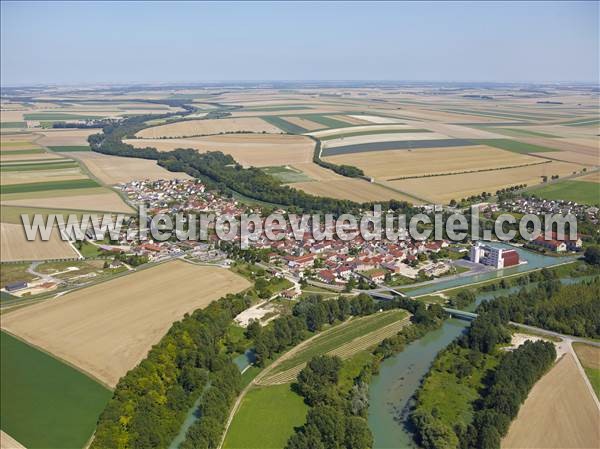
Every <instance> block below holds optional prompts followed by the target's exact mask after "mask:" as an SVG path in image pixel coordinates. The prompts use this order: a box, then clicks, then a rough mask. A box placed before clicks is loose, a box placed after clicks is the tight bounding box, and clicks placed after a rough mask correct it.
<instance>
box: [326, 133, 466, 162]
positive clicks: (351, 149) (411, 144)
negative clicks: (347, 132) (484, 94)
mask: <svg viewBox="0 0 600 449" xmlns="http://www.w3.org/2000/svg"><path fill="white" fill-rule="evenodd" d="M420 137H422V136H420ZM468 145H475V143H472V142H471V141H469V140H466V139H442V138H440V139H434V140H428V139H422V140H400V141H391V142H373V143H362V144H356V145H345V146H339V147H335V148H330V149H325V150H323V153H322V156H323V157H327V156H335V155H338V154H351V153H368V152H371V151H386V150H413V149H419V148H443V147H463V146H468Z"/></svg>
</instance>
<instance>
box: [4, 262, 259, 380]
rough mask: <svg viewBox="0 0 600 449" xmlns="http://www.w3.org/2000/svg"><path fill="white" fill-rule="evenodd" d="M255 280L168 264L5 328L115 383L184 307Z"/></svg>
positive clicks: (30, 310) (40, 309) (14, 319)
mask: <svg viewBox="0 0 600 449" xmlns="http://www.w3.org/2000/svg"><path fill="white" fill-rule="evenodd" d="M249 286H250V283H249V282H248V281H247V280H246V279H244V278H242V277H240V276H238V275H236V274H234V273H232V272H231V271H229V270H226V269H223V268H217V267H206V266H204V267H203V266H197V265H192V264H189V263H186V262H182V261H172V262H168V263H164V264H161V265H158V266H154V267H152V268H148V269H146V270H140V271H138V272H136V273H134V274H130V275H126V276H122V277H119V278H116V279H113V280H110V281H107V282H103V283H100V284H97V285H94V286H92V287H88V288H84V289H82V290H77V291H74V292H72V293H68V294H66V295H64V296H62V297H60V298H57V299H53V300H51V301H45V302H42V303H40V304H36V305H34V306H31V307H27V308H25V309H19V310H16V311H14V312H11V313H8V314H6V315H4V316H3V317H2V328H3V329H5V330H7V331H8V332H10V333H12V334H15V335H16V336H18V337H20V338H23V339H24V340H26V341H27V342H29V343H31V344H33V345H35V346H39V347H41V348H42V349H44V350H46V351H48V352H50V353H51V354H53V355H55V356H56V357H59V358H61V359H64V360H66V361H67V362H69V363H71V364H73V365H75V366H76V367H78V368H80V369H82V370H84V371H86V372H88V373H90V374H91V375H93V376H95V377H96V378H98V379H99V380H101V381H102V382H104V383H105V384H107V385H109V386H111V387H114V386H115V385H116V384H117V382H118V380H119V378H120V377H121V376H123V375H124V374H125V373H126V372H127V371H129V370H130V369H132V368H133V367H135V366H137V364H138V363H139V362H140V361H141V360H142V359H143V358H144V357H145V356H146V354H147V353H148V350H149V349H150V348H151V347H152V345H154V344H156V343H158V341H159V340H160V339H161V338H162V337H163V336H164V335H165V333H166V332H167V330H168V329H169V327H171V324H172V323H173V322H174V321H177V320H180V319H181V318H182V317H183V315H184V314H186V313H190V312H192V311H194V310H196V309H198V308H203V307H206V306H207V305H208V304H210V303H211V302H212V301H214V300H216V299H218V298H220V297H221V296H224V295H225V294H227V293H235V292H239V291H241V290H244V289H246V288H248V287H249Z"/></svg>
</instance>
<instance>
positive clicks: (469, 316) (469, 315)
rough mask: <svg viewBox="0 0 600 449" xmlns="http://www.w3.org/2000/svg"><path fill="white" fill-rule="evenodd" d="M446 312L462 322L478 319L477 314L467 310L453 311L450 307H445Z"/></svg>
mask: <svg viewBox="0 0 600 449" xmlns="http://www.w3.org/2000/svg"><path fill="white" fill-rule="evenodd" d="M444 310H445V311H446V313H447V314H448V315H450V316H451V317H454V318H458V319H461V320H467V321H473V320H474V319H475V318H477V314H476V313H473V312H467V311H465V310H457V309H451V308H449V307H444Z"/></svg>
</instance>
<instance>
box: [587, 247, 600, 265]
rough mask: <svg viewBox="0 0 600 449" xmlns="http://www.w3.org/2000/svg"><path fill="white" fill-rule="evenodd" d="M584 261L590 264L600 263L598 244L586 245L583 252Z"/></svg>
mask: <svg viewBox="0 0 600 449" xmlns="http://www.w3.org/2000/svg"><path fill="white" fill-rule="evenodd" d="M583 257H584V259H585V261H586V262H587V263H589V264H592V265H600V246H598V245H591V246H588V247H587V248H586V250H585V252H584V254H583Z"/></svg>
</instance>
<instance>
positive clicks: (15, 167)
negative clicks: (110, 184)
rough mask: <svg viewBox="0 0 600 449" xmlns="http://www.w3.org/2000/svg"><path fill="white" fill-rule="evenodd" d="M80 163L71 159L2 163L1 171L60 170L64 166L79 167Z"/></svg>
mask: <svg viewBox="0 0 600 449" xmlns="http://www.w3.org/2000/svg"><path fill="white" fill-rule="evenodd" d="M77 167H78V165H77V163H76V162H75V161H70V160H66V161H63V160H58V161H56V162H55V161H49V162H45V163H41V164H32V163H19V164H10V165H7V164H2V165H0V172H12V171H37V170H60V169H63V168H77Z"/></svg>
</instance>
